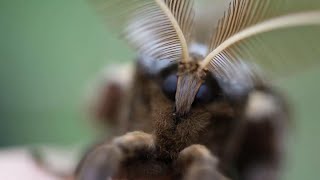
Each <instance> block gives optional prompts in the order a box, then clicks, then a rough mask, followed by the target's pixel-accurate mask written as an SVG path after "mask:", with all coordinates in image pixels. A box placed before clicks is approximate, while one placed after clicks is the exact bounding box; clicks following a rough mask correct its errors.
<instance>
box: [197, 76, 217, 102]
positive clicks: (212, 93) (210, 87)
mask: <svg viewBox="0 0 320 180" xmlns="http://www.w3.org/2000/svg"><path fill="white" fill-rule="evenodd" d="M220 97H221V89H220V86H219V84H218V82H217V80H216V79H215V78H213V77H210V76H209V77H207V78H206V81H205V83H203V84H202V85H201V86H200V88H199V90H198V92H197V94H196V97H195V99H194V103H195V104H207V103H210V102H212V101H215V100H218V99H219V98H220Z"/></svg>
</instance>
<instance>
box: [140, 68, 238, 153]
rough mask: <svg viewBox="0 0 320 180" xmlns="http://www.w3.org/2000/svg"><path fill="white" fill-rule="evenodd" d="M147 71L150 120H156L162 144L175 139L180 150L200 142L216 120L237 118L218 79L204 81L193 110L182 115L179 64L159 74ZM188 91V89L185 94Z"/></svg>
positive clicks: (155, 123)
mask: <svg viewBox="0 0 320 180" xmlns="http://www.w3.org/2000/svg"><path fill="white" fill-rule="evenodd" d="M143 67H144V68H142V69H143V71H145V72H146V76H147V77H148V78H147V79H148V81H146V82H145V83H144V86H145V88H144V91H148V94H149V98H148V99H149V100H150V101H149V102H150V112H149V113H150V116H151V117H150V116H149V118H150V119H151V120H152V124H153V127H154V128H153V129H154V131H155V134H156V135H157V137H158V138H157V139H158V141H162V140H168V139H172V142H174V143H178V145H177V146H179V147H181V148H183V147H185V146H187V145H190V144H192V143H196V142H198V138H199V137H201V135H200V134H201V133H203V132H205V130H206V128H207V127H209V126H210V125H211V124H212V123H214V120H213V119H215V118H216V117H218V116H226V117H227V116H228V117H232V116H233V115H234V113H233V108H232V106H231V105H230V104H229V103H228V101H227V100H226V99H225V97H224V93H223V90H222V89H221V87H220V85H219V83H218V80H217V78H216V77H215V76H214V75H212V74H210V73H208V75H207V76H206V77H205V78H204V79H203V82H202V84H201V85H200V87H199V88H198V89H197V91H196V94H195V97H194V100H193V102H192V105H191V108H190V110H189V111H188V112H187V113H185V114H183V115H181V114H178V113H177V110H176V104H177V102H176V101H177V99H176V92H177V87H178V78H179V77H178V75H179V73H178V72H179V69H178V64H173V63H171V64H169V65H168V66H166V67H164V68H162V69H161V70H160V71H159V72H158V73H156V74H148V72H149V71H148V69H146V67H145V66H143ZM188 90H189V89H185V92H186V91H188ZM187 98H188V97H187ZM163 136H166V137H163ZM186 138H187V139H186ZM179 139H180V140H179ZM181 139H185V140H186V141H181ZM159 143H160V144H161V142H159ZM177 150H179V148H178V149H177Z"/></svg>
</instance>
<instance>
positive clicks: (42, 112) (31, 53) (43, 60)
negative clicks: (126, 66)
mask: <svg viewBox="0 0 320 180" xmlns="http://www.w3.org/2000/svg"><path fill="white" fill-rule="evenodd" d="M105 29H106V28H105V26H104V24H103V23H102V21H101V19H100V18H99V17H97V16H96V15H95V12H94V11H93V9H92V8H91V7H90V6H89V5H88V4H87V2H86V1H84V0H67V1H66V0H55V1H49V0H1V1H0V146H1V147H7V146H17V145H29V144H56V145H71V144H78V143H87V142H89V141H90V140H91V139H92V138H93V137H94V136H95V134H96V132H95V131H94V130H93V128H92V127H91V126H90V125H89V123H88V122H89V120H90V118H88V116H87V112H86V108H85V103H84V97H85V96H86V90H87V89H88V88H87V87H88V84H89V83H90V81H92V80H93V79H94V78H96V77H97V75H98V73H99V72H100V71H101V70H102V69H103V68H104V67H105V66H106V64H108V63H110V62H125V61H126V60H128V59H132V55H133V54H132V52H130V51H129V50H128V49H126V48H122V47H124V44H122V43H121V42H120V41H118V40H117V39H116V38H114V37H112V36H111V35H110V34H108V33H107V31H106V30H105ZM317 77H320V68H314V69H312V70H310V71H308V72H305V73H301V74H299V75H296V76H295V77H291V78H289V79H287V80H286V81H285V82H281V86H282V87H283V89H284V91H286V92H288V95H289V97H290V98H291V101H292V102H293V104H294V105H295V107H294V109H295V124H294V126H293V130H294V134H293V135H292V138H291V142H290V144H291V146H290V156H289V158H288V170H287V172H286V173H285V179H291V180H299V179H310V180H313V179H318V178H317V177H318V174H317V173H318V169H319V167H320V158H319V154H318V153H319V152H320V141H319V140H318V136H320V131H319V130H320V129H319V127H318V126H320V121H319V120H318V117H319V115H320V111H319V107H320V102H319V101H318V100H319V98H318V92H320V83H319V79H318V78H317Z"/></svg>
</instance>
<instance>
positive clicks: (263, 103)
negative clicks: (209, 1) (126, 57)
mask: <svg viewBox="0 0 320 180" xmlns="http://www.w3.org/2000/svg"><path fill="white" fill-rule="evenodd" d="M194 3H195V2H193V1H192V0H96V1H94V2H93V4H94V5H95V6H96V7H97V9H98V11H99V12H101V13H102V14H103V15H105V19H106V22H107V24H108V27H109V28H111V29H113V30H114V32H116V33H119V36H120V37H122V39H125V40H126V41H127V42H128V44H129V45H130V46H131V47H132V48H133V49H134V50H135V51H136V52H137V60H136V63H135V69H134V72H133V73H132V75H131V78H132V79H131V80H130V84H129V82H128V84H127V85H128V88H122V87H123V86H121V85H120V83H117V82H113V83H111V84H110V86H108V87H110V88H109V90H110V91H108V92H106V93H107V96H106V97H107V98H106V100H107V103H105V104H104V105H105V106H103V107H104V108H102V111H100V112H102V113H101V114H102V115H105V117H107V118H109V120H110V121H109V122H110V123H111V124H112V127H113V128H112V129H113V130H114V134H115V136H114V137H113V138H111V139H106V140H103V141H102V142H100V143H98V144H97V145H95V146H93V147H92V148H91V149H90V150H89V151H88V153H86V155H85V156H84V157H83V159H82V161H81V163H80V164H79V166H78V168H77V171H76V173H75V177H76V179H78V180H105V179H187V180H189V179H190V180H193V179H198V180H200V179H201V180H218V179H219V180H220V179H241V180H258V179H259V180H260V179H266V180H276V179H280V178H281V176H280V175H281V173H280V172H281V169H282V166H283V159H284V155H285V151H286V150H285V144H286V140H287V139H286V138H287V135H288V124H289V122H290V117H291V116H290V108H289V106H288V103H287V101H286V98H285V97H284V95H282V94H281V93H280V92H278V90H277V88H275V87H274V86H273V83H274V81H273V79H277V80H280V79H285V78H287V77H288V76H289V75H291V74H292V73H294V72H297V71H299V70H300V69H303V68H305V67H308V66H310V65H313V64H315V63H316V62H317V59H318V58H319V57H320V56H319V55H320V50H319V46H317V45H318V44H319V42H320V41H319V40H320V39H319V36H318V35H319V32H320V31H319V30H320V28H319V25H320V3H319V2H318V1H312V0H309V1H303V2H301V1H300V0H233V1H231V2H230V5H229V7H228V8H227V9H226V11H225V13H224V15H223V16H222V18H221V19H220V20H219V21H218V22H217V24H216V25H215V26H212V27H209V25H210V24H212V23H211V21H215V19H210V18H205V17H202V18H201V17H200V18H197V16H198V14H199V12H201V9H200V10H198V11H197V10H195V9H194ZM212 8H213V7H212ZM207 9H209V10H210V7H208V8H207ZM204 14H205V13H204ZM200 21H202V22H200ZM197 24H198V25H199V26H198V25H197ZM201 24H202V25H204V26H203V27H206V28H204V29H201V28H200V25H201ZM205 35H208V36H206V37H204V36H205ZM129 76H130V74H129ZM271 76H273V78H271ZM108 87H107V89H108ZM108 99H112V100H110V101H109V102H108ZM103 110H105V111H103ZM103 112H106V113H105V114H103ZM101 117H104V116H101Z"/></svg>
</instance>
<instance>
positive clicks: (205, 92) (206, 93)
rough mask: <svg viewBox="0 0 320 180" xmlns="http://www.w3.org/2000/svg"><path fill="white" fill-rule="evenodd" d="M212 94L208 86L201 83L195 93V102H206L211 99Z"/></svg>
mask: <svg viewBox="0 0 320 180" xmlns="http://www.w3.org/2000/svg"><path fill="white" fill-rule="evenodd" d="M212 98H213V94H212V92H211V91H210V88H209V86H208V85H206V84H202V85H201V86H200V88H199V90H198V92H197V94H196V97H195V102H196V103H208V102H210V101H211V100H212Z"/></svg>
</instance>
